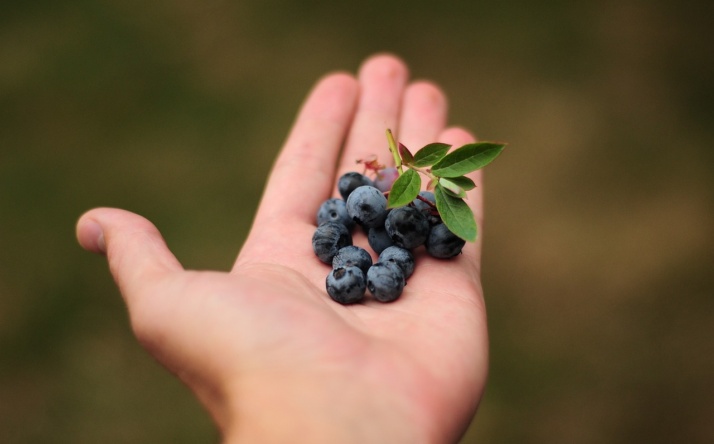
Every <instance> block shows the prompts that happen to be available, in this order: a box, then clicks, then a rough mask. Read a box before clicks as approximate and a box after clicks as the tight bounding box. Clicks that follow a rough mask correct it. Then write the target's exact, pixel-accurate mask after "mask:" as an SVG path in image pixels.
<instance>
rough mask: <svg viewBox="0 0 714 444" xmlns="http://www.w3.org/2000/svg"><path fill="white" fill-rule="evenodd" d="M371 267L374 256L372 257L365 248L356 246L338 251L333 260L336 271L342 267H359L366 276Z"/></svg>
mask: <svg viewBox="0 0 714 444" xmlns="http://www.w3.org/2000/svg"><path fill="white" fill-rule="evenodd" d="M371 266H372V256H370V255H369V253H368V252H367V250H365V249H364V248H360V247H357V246H355V245H350V246H347V247H344V248H340V251H338V252H337V254H336V255H335V257H334V258H333V259H332V268H334V269H337V268H340V267H343V268H344V267H357V268H359V269H360V270H362V272H363V273H365V274H366V273H367V270H369V267H371Z"/></svg>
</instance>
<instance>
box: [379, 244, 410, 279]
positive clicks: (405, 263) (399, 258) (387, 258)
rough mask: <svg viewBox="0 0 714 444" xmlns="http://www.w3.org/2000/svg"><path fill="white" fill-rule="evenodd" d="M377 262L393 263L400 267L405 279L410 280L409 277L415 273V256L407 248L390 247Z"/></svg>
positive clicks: (381, 254)
mask: <svg viewBox="0 0 714 444" xmlns="http://www.w3.org/2000/svg"><path fill="white" fill-rule="evenodd" d="M377 262H382V263H385V262H391V263H394V264H396V265H398V266H399V268H401V269H402V272H403V273H404V279H409V276H411V275H412V273H414V265H415V263H414V255H413V254H412V252H411V251H409V250H407V249H405V248H401V247H397V246H392V247H388V248H386V249H385V250H384V251H382V253H380V255H379V259H378V260H377Z"/></svg>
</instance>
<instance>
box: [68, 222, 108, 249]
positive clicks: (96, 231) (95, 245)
mask: <svg viewBox="0 0 714 444" xmlns="http://www.w3.org/2000/svg"><path fill="white" fill-rule="evenodd" d="M76 235H77V241H79V245H80V246H81V247H82V248H84V249H85V250H87V251H90V252H92V253H97V254H106V253H107V245H106V243H105V241H104V230H102V227H101V225H99V223H98V222H97V221H96V220H94V219H93V218H92V217H91V215H89V213H85V214H83V215H82V217H80V218H79V220H78V221H77V227H76Z"/></svg>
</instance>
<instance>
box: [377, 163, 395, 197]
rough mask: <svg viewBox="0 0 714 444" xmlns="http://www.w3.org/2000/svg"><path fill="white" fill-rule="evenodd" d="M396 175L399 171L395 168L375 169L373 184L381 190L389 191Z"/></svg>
mask: <svg viewBox="0 0 714 444" xmlns="http://www.w3.org/2000/svg"><path fill="white" fill-rule="evenodd" d="M397 177H399V172H398V171H397V169H396V168H394V167H389V168H383V169H381V170H379V171H377V177H375V178H374V186H375V188H377V189H378V190H379V191H381V192H386V191H389V190H391V189H392V185H393V184H394V181H395V180H397Z"/></svg>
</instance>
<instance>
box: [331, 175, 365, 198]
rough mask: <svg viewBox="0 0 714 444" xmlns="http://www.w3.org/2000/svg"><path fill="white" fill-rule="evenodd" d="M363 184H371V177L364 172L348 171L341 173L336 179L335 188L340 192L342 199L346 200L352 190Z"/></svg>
mask: <svg viewBox="0 0 714 444" xmlns="http://www.w3.org/2000/svg"><path fill="white" fill-rule="evenodd" d="M365 185H368V186H373V185H374V183H373V182H372V179H370V178H369V177H367V176H365V175H364V174H361V173H358V172H356V171H351V172H349V173H345V174H343V175H342V176H341V177H340V179H339V180H338V181H337V190H338V191H339V192H340V195H341V196H342V198H343V199H344V200H347V198H348V197H349V196H350V194H352V191H354V190H355V189H356V188H358V187H361V186H365Z"/></svg>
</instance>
